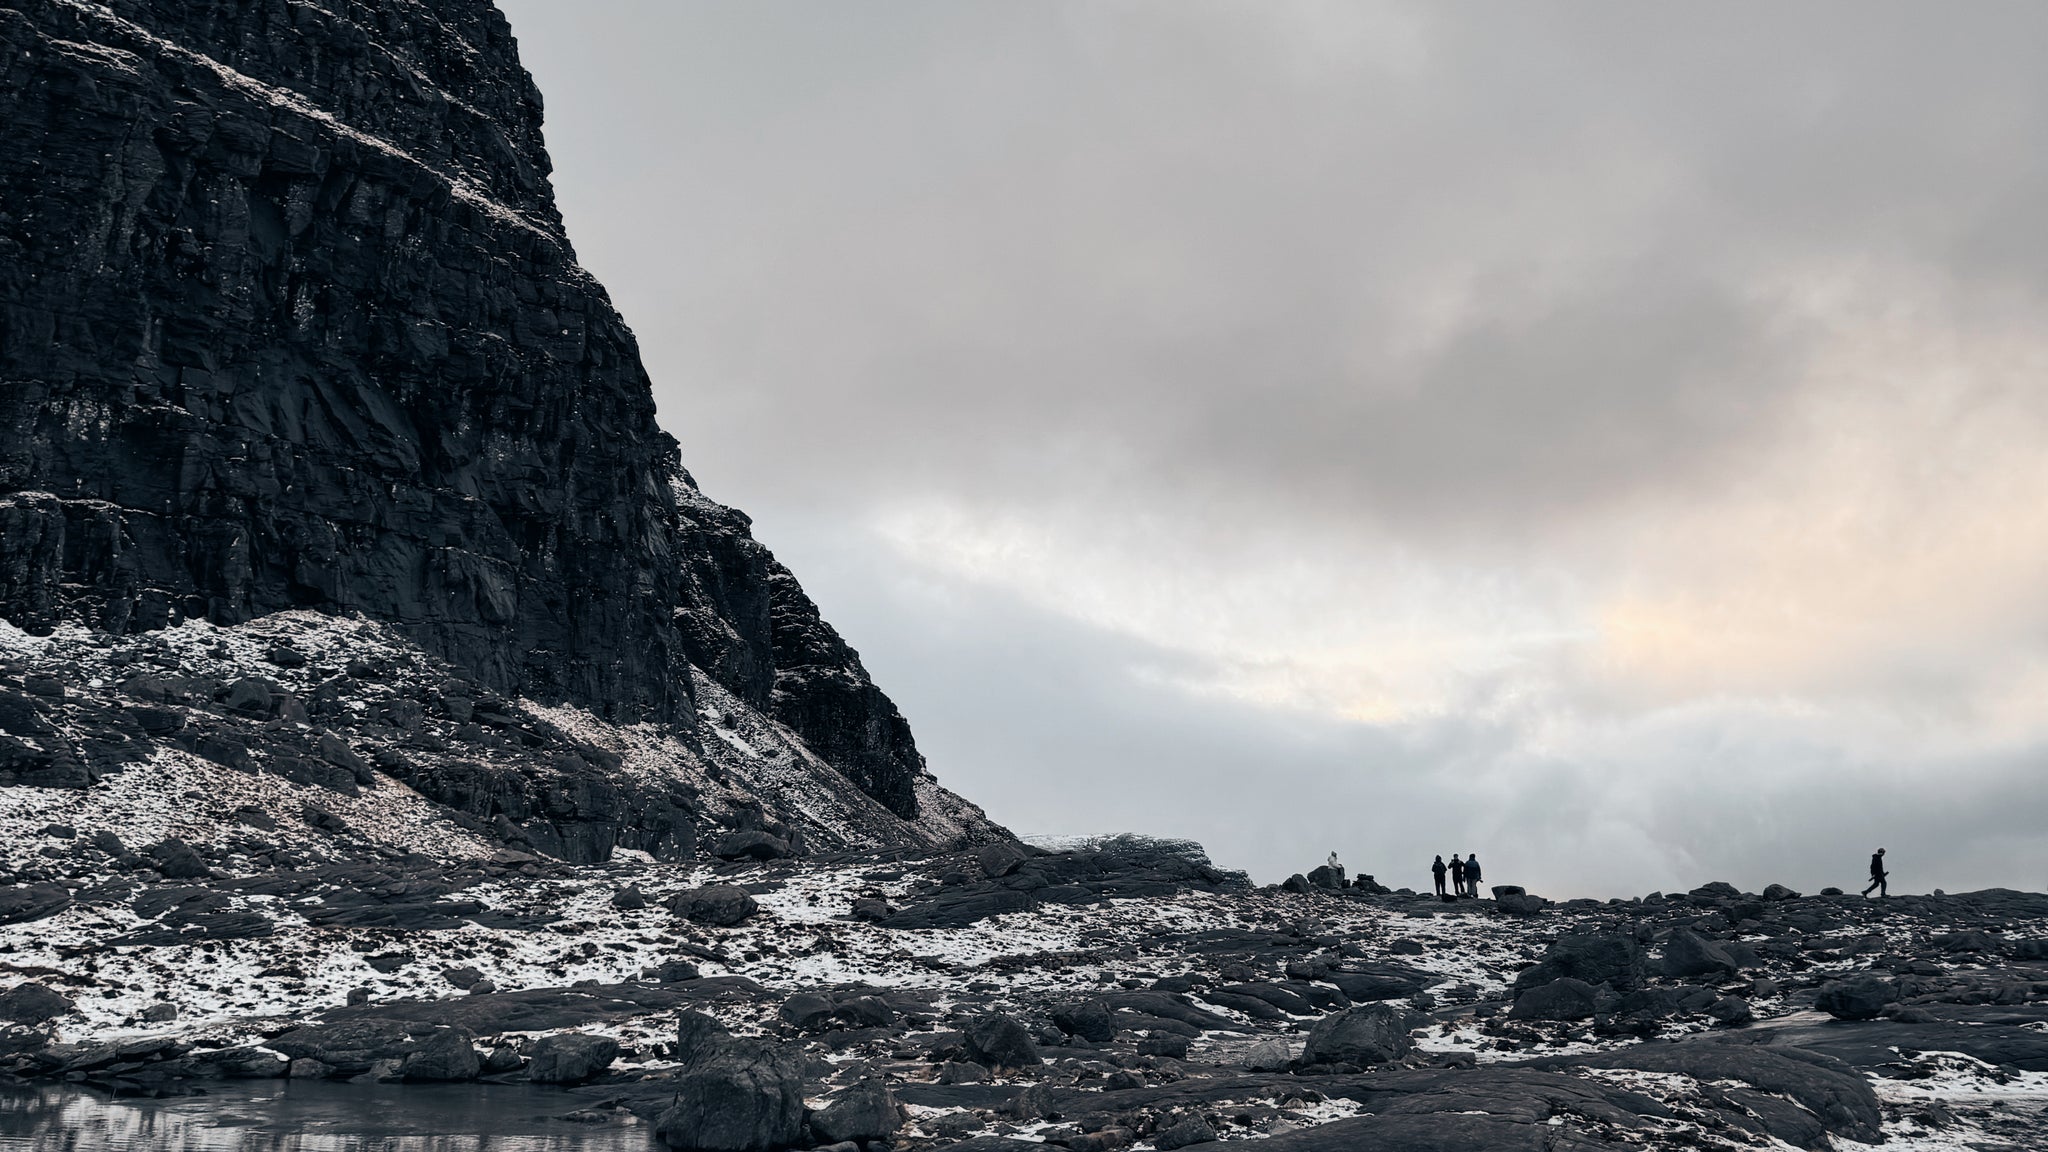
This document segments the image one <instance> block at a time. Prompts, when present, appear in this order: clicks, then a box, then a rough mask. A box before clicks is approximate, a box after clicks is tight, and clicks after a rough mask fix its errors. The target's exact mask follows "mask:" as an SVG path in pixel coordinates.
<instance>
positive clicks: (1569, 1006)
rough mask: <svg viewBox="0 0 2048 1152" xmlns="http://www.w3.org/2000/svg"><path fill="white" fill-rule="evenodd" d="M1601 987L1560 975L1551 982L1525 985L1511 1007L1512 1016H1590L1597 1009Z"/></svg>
mask: <svg viewBox="0 0 2048 1152" xmlns="http://www.w3.org/2000/svg"><path fill="white" fill-rule="evenodd" d="M1598 996H1599V993H1598V991H1597V990H1596V989H1595V988H1594V987H1593V986H1592V985H1591V984H1588V983H1586V982H1585V981H1584V980H1574V979H1573V978H1571V977H1570V976H1563V977H1559V978H1558V979H1556V980H1552V981H1551V982H1550V983H1548V984H1539V985H1537V986H1536V987H1534V988H1524V989H1523V990H1522V992H1521V994H1520V995H1519V996H1516V997H1515V1006H1514V1007H1513V1008H1510V1009H1509V1010H1508V1019H1510V1020H1590V1019H1592V1017H1593V1013H1594V1012H1595V1011H1596V1010H1597V1003H1598Z"/></svg>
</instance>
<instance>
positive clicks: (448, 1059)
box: [398, 1028, 483, 1082]
mask: <svg viewBox="0 0 2048 1152" xmlns="http://www.w3.org/2000/svg"><path fill="white" fill-rule="evenodd" d="M482 1070H483V1060H482V1059H481V1058H479V1057H478V1056H477V1054H476V1046H475V1044H474V1043H473V1038H472V1037H471V1036H470V1034H469V1033H468V1032H465V1031H463V1030H462V1029H459V1028H437V1029H435V1030H434V1031H432V1032H430V1033H428V1034H427V1035H426V1036H425V1037H424V1038H423V1039H419V1040H418V1041H417V1042H416V1043H415V1044H413V1045H412V1047H411V1048H409V1049H408V1050H407V1051H406V1053H405V1055H404V1056H403V1057H401V1058H400V1060H399V1065H398V1073H399V1075H400V1076H401V1077H402V1078H404V1079H406V1080H422V1081H441V1082H445V1081H461V1080H474V1079H476V1078H477V1074H478V1073H479V1072H481V1071H482Z"/></svg>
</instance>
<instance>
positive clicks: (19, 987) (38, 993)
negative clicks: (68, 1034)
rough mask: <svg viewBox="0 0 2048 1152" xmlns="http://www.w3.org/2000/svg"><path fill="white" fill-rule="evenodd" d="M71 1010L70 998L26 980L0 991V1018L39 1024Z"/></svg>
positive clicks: (20, 1022)
mask: <svg viewBox="0 0 2048 1152" xmlns="http://www.w3.org/2000/svg"><path fill="white" fill-rule="evenodd" d="M70 1011H71V998H70V997H69V996H65V995H63V994H62V993H59V992H55V991H52V990H51V989H49V988H45V987H44V986H42V985H41V984H37V983H34V982H33V981H27V982H23V983H20V984H16V985H15V986H14V987H12V988H9V989H8V990H7V991H5V992H0V1020H9V1021H12V1022H14V1023H16V1024H41V1023H42V1022H43V1021H45V1020H55V1019H56V1018H57V1017H59V1016H62V1015H65V1014H66V1013H68V1012H70Z"/></svg>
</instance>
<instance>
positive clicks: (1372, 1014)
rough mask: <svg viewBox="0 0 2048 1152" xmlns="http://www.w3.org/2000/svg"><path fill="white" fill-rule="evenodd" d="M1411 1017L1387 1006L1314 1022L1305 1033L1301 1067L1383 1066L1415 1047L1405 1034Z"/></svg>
mask: <svg viewBox="0 0 2048 1152" xmlns="http://www.w3.org/2000/svg"><path fill="white" fill-rule="evenodd" d="M1412 1021H1413V1017H1412V1016H1411V1015H1410V1014H1409V1012H1408V1011H1407V1010H1406V1009H1403V1008H1397V1007H1394V1006H1393V1005H1390V1004H1368V1005H1366V1006H1364V1007H1362V1008H1351V1009H1347V1010H1345V1011H1343V1012H1338V1013H1335V1014H1333V1015H1330V1016H1325V1017H1323V1018H1322V1019H1321V1020H1319V1021H1317V1022H1316V1026H1315V1027H1314V1028H1313V1029H1311V1030H1310V1031H1309V1034H1308V1046H1307V1047H1306V1048H1305V1049H1304V1050H1303V1051H1302V1055H1301V1062H1302V1063H1303V1064H1356V1065H1358V1066H1360V1067H1365V1066H1367V1065H1371V1064H1383V1063H1385V1062H1386V1061H1389V1060H1395V1059H1398V1058H1400V1057H1402V1056H1405V1055H1407V1054H1408V1053H1409V1052H1411V1051H1413V1050H1414V1048H1415V1041H1414V1039H1413V1038H1412V1037H1410V1036H1409V1035H1408V1032H1409V1029H1410V1028H1411V1027H1413V1024H1412Z"/></svg>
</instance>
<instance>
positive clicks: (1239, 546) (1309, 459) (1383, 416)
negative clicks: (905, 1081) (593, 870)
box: [506, 0, 2048, 895]
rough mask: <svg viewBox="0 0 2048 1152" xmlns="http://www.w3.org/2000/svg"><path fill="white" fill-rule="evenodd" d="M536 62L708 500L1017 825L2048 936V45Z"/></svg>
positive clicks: (558, 15)
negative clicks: (1721, 887)
mask: <svg viewBox="0 0 2048 1152" xmlns="http://www.w3.org/2000/svg"><path fill="white" fill-rule="evenodd" d="M506 8H507V10H508V12H509V13H510V15H511V17H512V20H513V24H514V29H515V31H516V32H517V33H518V35H519V36H520V40H521V45H522V50H523V52H524V55H525V57H526V60H527V63H528V66H529V67H530V68H531V69H532V70H533V71H534V72H535V75H536V77H537V78H538V79H539V81H540V83H541V85H542V87H543V89H544V90H545V91H546V92H547V93H548V98H549V107H548V140H549V145H550V148H551V150H552V152H553V154H554V156H555V159H556V162H557V166H558V168H559V171H558V173H557V176H556V179H557V182H558V190H559V192H560V195H561V199H562V202H563V205H564V208H565V212H566V214H567V216H568V219H569V223H570V227H571V232H572V235H574V236H575V237H576V238H577V241H578V244H579V248H580V252H581V255H582V257H583V259H584V262H585V263H586V265H588V266H589V267H590V268H591V269H592V270H593V271H594V272H596V273H597V274H598V275H599V276H600V277H601V278H603V279H604V281H605V282H606V283H607V285H608V286H609V287H610V288H611V289H612V291H613V293H614V294H615V296H616V297H617V299H618V302H619V303H620V305H621V307H622V309H623V311H624V312H625V314H626V315H627V317H628V318H629V319H630V320H632V321H633V322H634V323H635V325H636V327H637V330H638V332H639V334H640V337H641V341H642V345H643V351H644V352H645V355H646V359H647V363H648V366H649V370H650V372H651V374H652V375H653V377H654V380H655V387H656V394H657V398H658V400H659V401H660V403H661V405H662V413H663V420H664V423H665V424H666V425H667V426H668V427H669V429H670V430H671V431H672V432H673V433H674V434H675V435H676V436H677V437H678V439H679V440H681V441H682V444H683V449H684V456H685V459H686V460H687V461H688V463H689V464H690V467H691V469H692V471H693V472H694V473H695V474H696V475H697V476H698V477H699V479H700V480H701V481H702V482H703V483H704V484H705V486H706V488H707V490H709V491H710V492H711V493H712V494H713V495H714V496H717V497H719V498H721V499H725V500H728V501H730V502H732V503H735V504H737V505H739V506H741V507H743V508H745V509H747V510H748V512H749V513H751V514H752V515H753V516H754V517H755V519H756V522H757V528H758V530H759V532H760V534H761V536H762V537H763V538H764V539H765V540H766V541H767V542H768V543H769V544H770V545H771V546H772V547H774V548H776V549H777V550H778V552H780V553H781V554H782V555H783V556H784V558H785V559H787V560H788V561H789V562H790V563H791V564H792V566H793V567H794V568H795V569H796V570H797V571H798V572H800V573H801V574H802V575H803V577H804V579H805V582H806V586H807V587H808V588H810V590H811V591H812V592H813V594H814V595H815V596H816V598H817V599H818V600H819V602H820V603H821V604H822V605H823V606H824V607H825V609H826V611H827V614H828V616H830V617H831V618H832V619H833V620H834V621H835V622H836V623H837V624H838V625H839V626H840V627H841V629H842V630H843V631H844V632H845V633H846V634H847V636H848V638H849V639H850V640H851V641H852V642H853V643H854V644H855V645H856V646H857V647H859V648H860V649H861V651H862V653H863V655H864V656H865V657H866V659H867V661H868V663H869V665H870V667H871V669H872V670H873V671H874V672H875V673H876V675H877V679H878V681H879V682H880V683H882V684H883V685H884V686H885V687H886V688H887V689H888V690H889V691H890V692H891V693H892V695H894V696H895V697H896V698H897V700H898V702H899V703H900V704H901V705H902V706H903V708H904V710H905V712H906V714H907V715H909V717H910V718H911V720H912V723H913V724H914V726H915V727H916V728H917V731H918V733H919V737H920V742H921V744H922V745H923V746H924V747H925V749H926V752H927V755H928V756H929V757H930V758H931V761H932V764H933V767H934V769H935V770H937V771H938V772H940V773H941V775H942V776H943V777H944V778H945V779H946V780H947V782H948V784H949V785H951V786H953V787H955V788H956V789H958V790H960V791H962V792H963V793H965V794H967V795H969V796H972V797H975V798H976V799H978V800H980V801H982V802H984V803H985V804H986V805H987V806H988V808H989V810H990V812H991V814H992V815H994V816H996V817H997V818H998V819H1001V820H1004V821H1006V822H1008V823H1010V824H1011V825H1012V826H1013V827H1016V828H1018V829H1019V830H1023V831H1047V832H1086V831H1113V830H1123V829H1137V830H1142V831H1153V832H1161V833H1172V834H1181V835H1192V836H1195V837H1197V838H1199V839H1202V840H1204V841H1205V842H1206V843H1208V844H1209V846H1210V848H1211V851H1212V854H1213V855H1215V856H1216V857H1217V858H1218V859H1219V860H1222V861H1224V862H1226V863H1231V864H1236V865H1239V866H1244V867H1249V868H1250V869H1251V870H1252V871H1253V872H1254V874H1255V875H1256V876H1258V877H1259V878H1261V879H1265V880H1273V879H1278V878H1280V877H1282V876H1284V875H1285V874H1286V873H1288V872H1291V871H1295V870H1299V869H1301V868H1303V867H1306V866H1308V865H1310V864H1313V863H1315V862H1317V861H1319V860H1320V858H1321V856H1322V855H1323V853H1324V852H1326V851H1328V850H1329V849H1330V848H1333V847H1334V848H1337V849H1338V850H1339V851H1340V853H1341V854H1342V855H1343V857H1344V859H1345V860H1346V862H1347V863H1348V864H1349V865H1350V866H1351V867H1353V868H1355V869H1358V870H1362V871H1370V872H1374V873H1376V874H1378V875H1379V876H1381V878H1382V879H1385V880H1390V881H1393V882H1395V883H1408V884H1417V885H1419V884H1421V883H1423V882H1424V880H1425V879H1426V878H1425V877H1424V875H1423V865H1425V864H1426V863H1427V861H1428V859H1429V857H1430V856H1431V855H1433V854H1435V853H1437V852H1450V851H1453V850H1456V851H1461V852H1462V851H1477V852H1479V853H1480V854H1481V857H1482V859H1487V860H1488V861H1489V863H1490V864H1491V867H1490V868H1489V876H1491V877H1494V878H1496V879H1499V880H1502V881H1519V882H1526V883H1528V884H1529V885H1530V886H1531V887H1532V888H1534V889H1537V890H1539V891H1546V892H1549V893H1552V894H1598V895H1619V894H1628V893H1637V894H1639V893H1641V892H1644V891H1648V890H1650V889H1652V888H1671V887H1690V886H1693V885H1695V884H1698V883H1700V882H1703V881H1705V880H1708V879H1717V878H1718V879H1729V880H1732V881H1735V882H1737V883H1741V884H1744V885H1746V886H1749V887H1752V888H1755V887H1760V886H1761V885H1762V884H1764V883H1767V882H1769V881H1771V880H1783V881H1785V882H1787V883H1792V884H1793V885H1794V886H1801V887H1806V888H1808V889H1811V888H1817V887H1819V886H1820V885H1822V884H1826V883H1835V884H1840V885H1844V886H1848V885H1849V884H1850V883H1851V882H1852V881H1855V880H1856V879H1857V877H1858V875H1859V873H1860V870H1861V866H1862V861H1863V858H1864V856H1866V855H1867V853H1868V851H1869V850H1870V849H1871V848H1873V847H1876V846H1877V845H1878V844H1884V845H1886V846H1887V847H1889V848H1890V849H1891V855H1892V858H1893V859H1894V860H1896V861H1897V865H1898V867H1899V869H1900V873H1899V876H1900V879H1901V880H1902V881H1903V882H1904V885H1905V886H1906V887H1908V888H1914V887H1918V888H1923V889H1924V888H1931V887H1935V886H1945V887H1948V888H1950V889H1959V888H1965V887H1977V886H1985V885H1992V884H2007V885H2013V886H2027V887H2035V888H2039V887H2041V886H2042V885H2043V884H2044V882H2048V877H2044V876H2043V875H2042V873H2043V871H2044V866H2048V821H2044V819H2043V816H2044V815H2048V812H2044V811H2043V809H2044V808H2048V787H2044V786H2043V784H2042V782H2041V781H2042V772H2041V769H2042V767H2043V765H2044V762H2048V596H2043V595H2042V592H2041V590H2042V589H2043V588H2044V587H2048V385H2044V381H2048V326H2044V324H2043V319H2044V310H2043V302H2044V299H2048V216H2044V215H2043V214H2042V213H2041V212H2040V211H2039V207H2038V206H2039V205H2040V204H2041V203H2043V202H2048V159H2044V158H2048V153H2043V152H2042V150H2041V149H2039V148H2038V147H2037V146H2036V145H2035V143H2034V142H2036V141H2038V140H2040V139H2042V138H2044V135H2048V133H2044V129H2048V125H2044V124H2043V123H2042V121H2043V119H2044V115H2048V90H2044V89H2048V59H2043V57H2044V56H2048V27H2044V25H2048V11H2044V10H2042V9H2040V8H2039V7H2038V6H2033V5H2017V4H2016V5H1994V4H1985V5H1977V6H1972V7H1971V8H1970V9H1968V10H1966V11H1955V10H1948V11H1935V10H1933V9H1928V8H1925V7H1919V6H1911V5H1903V4H1901V5H1890V4H1878V5H1871V4H1853V5H1851V4H1812V5H1803V6H1800V7H1798V8H1796V9H1792V10H1786V9H1783V8H1782V7H1780V6H1772V5H1761V4H1758V5H1744V4H1736V5H1720V6H1714V7H1712V8H1699V9H1689V10H1680V9H1675V8H1668V7H1655V8H1645V7H1642V6H1635V5H1619V4H1616V5H1603V4H1591V5H1582V6H1578V7H1574V8H1570V9H1549V10H1533V9H1518V8H1511V9H1503V8H1499V7H1481V6H1476V5H1474V6H1459V5H1405V4H1404V5H1373V4H1354V3H1343V4H1320V3H1307V2H1302V3H1284V4H1278V5H1269V4H1256V5H1254V4H1237V3H1189V2H1184V0H1172V2H1168V0H1158V2H1151V3H1139V2H1112V3H1100V2H1087V3H1080V2H1076V3H1065V4H1062V3H1045V4H1017V5H972V6H962V5H951V4H942V3H886V4H880V5H863V6H860V7H858V8H843V7H833V6H816V5H792V4H780V3H752V4H745V5H700V4H671V3H660V2H655V0H638V2H635V0H607V2H604V3H592V4H587V5H577V6H574V8H573V9H572V8H568V7H564V6H560V5H549V4H542V3H539V2H537V0H510V2H508V3H507V4H506Z"/></svg>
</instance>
